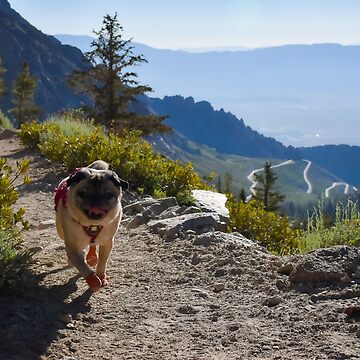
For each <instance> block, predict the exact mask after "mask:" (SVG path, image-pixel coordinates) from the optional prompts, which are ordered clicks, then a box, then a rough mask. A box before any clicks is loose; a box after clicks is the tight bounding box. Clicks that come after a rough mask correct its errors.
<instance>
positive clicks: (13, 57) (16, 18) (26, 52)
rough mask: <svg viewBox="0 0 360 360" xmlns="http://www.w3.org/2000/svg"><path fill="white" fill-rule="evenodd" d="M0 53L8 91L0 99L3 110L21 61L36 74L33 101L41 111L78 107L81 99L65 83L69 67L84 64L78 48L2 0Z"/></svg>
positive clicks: (72, 68) (5, 107)
mask: <svg viewBox="0 0 360 360" xmlns="http://www.w3.org/2000/svg"><path fill="white" fill-rule="evenodd" d="M0 56H1V59H2V65H3V66H4V67H5V69H6V70H7V71H6V73H5V74H4V80H5V83H6V86H7V90H8V91H7V95H6V96H5V97H4V98H3V99H2V100H1V107H2V108H3V109H5V110H8V109H9V108H10V107H11V87H12V83H13V81H14V79H15V77H16V76H17V74H18V73H19V72H20V70H21V66H22V63H23V62H27V63H28V65H29V68H30V71H31V73H33V74H34V75H35V76H36V77H37V88H36V91H35V101H36V103H37V104H38V105H39V106H40V107H41V108H42V109H43V111H44V112H45V113H54V112H56V111H59V110H62V109H64V108H69V107H75V106H79V105H80V104H81V103H82V102H83V101H85V98H84V97H81V96H78V95H76V94H74V93H73V91H72V90H71V89H70V88H69V87H68V86H67V85H66V83H65V80H66V77H67V75H68V74H69V73H70V72H71V71H72V70H75V69H80V68H81V67H83V66H84V64H83V63H82V57H83V55H82V53H81V51H80V50H79V49H77V48H75V47H73V46H70V45H62V44H61V42H60V41H59V40H57V39H56V38H55V37H53V36H50V35H46V34H44V33H42V32H41V31H40V30H38V29H36V28H35V27H34V26H33V25H31V24H30V23H29V22H28V21H26V20H25V19H24V18H23V17H22V16H21V15H20V14H18V13H17V12H16V11H15V10H13V9H12V8H11V7H10V4H9V3H8V1H6V0H0Z"/></svg>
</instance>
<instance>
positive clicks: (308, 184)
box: [303, 159, 313, 194]
mask: <svg viewBox="0 0 360 360" xmlns="http://www.w3.org/2000/svg"><path fill="white" fill-rule="evenodd" d="M303 161H305V162H307V165H306V167H305V169H304V180H305V182H306V184H307V186H308V188H307V190H306V193H307V194H312V192H313V186H312V184H311V182H310V180H309V177H308V172H309V169H310V166H311V164H312V162H311V161H310V160H305V159H303Z"/></svg>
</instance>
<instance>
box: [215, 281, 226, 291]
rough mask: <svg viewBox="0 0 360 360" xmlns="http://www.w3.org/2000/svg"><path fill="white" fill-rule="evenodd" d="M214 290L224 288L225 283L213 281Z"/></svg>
mask: <svg viewBox="0 0 360 360" xmlns="http://www.w3.org/2000/svg"><path fill="white" fill-rule="evenodd" d="M213 289H214V292H216V293H219V292H221V291H223V290H224V289H225V284H224V283H220V282H216V283H214V288H213Z"/></svg>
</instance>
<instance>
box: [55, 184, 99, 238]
mask: <svg viewBox="0 0 360 360" xmlns="http://www.w3.org/2000/svg"><path fill="white" fill-rule="evenodd" d="M67 192H68V186H67V178H66V179H64V180H62V181H61V182H60V184H59V185H58V187H57V188H56V189H55V211H57V209H58V206H59V202H60V200H62V203H63V206H64V208H66V207H67ZM73 220H74V221H75V222H77V223H79V222H78V221H76V220H75V219H73ZM79 224H80V223H79ZM80 225H81V224H80ZM81 226H82V228H83V230H84V232H85V233H86V235H88V236H89V237H90V244H93V243H95V240H96V238H97V237H98V235H99V234H100V232H101V230H102V229H103V226H101V225H90V226H84V225H81Z"/></svg>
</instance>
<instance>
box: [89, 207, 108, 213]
mask: <svg viewBox="0 0 360 360" xmlns="http://www.w3.org/2000/svg"><path fill="white" fill-rule="evenodd" d="M89 213H90V214H94V215H106V210H104V209H102V208H100V207H97V206H93V207H91V208H90V209H89Z"/></svg>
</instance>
